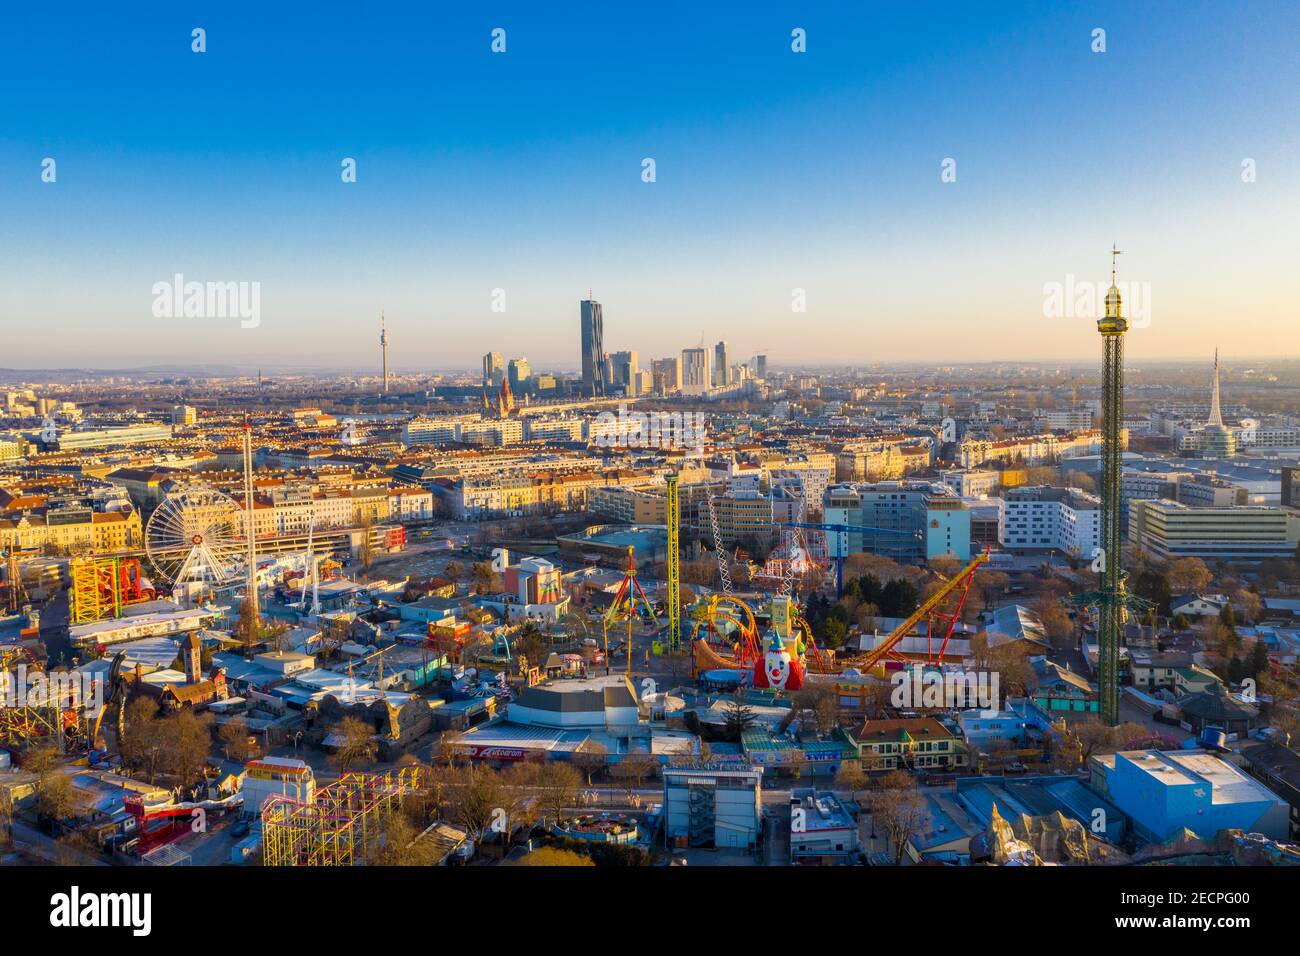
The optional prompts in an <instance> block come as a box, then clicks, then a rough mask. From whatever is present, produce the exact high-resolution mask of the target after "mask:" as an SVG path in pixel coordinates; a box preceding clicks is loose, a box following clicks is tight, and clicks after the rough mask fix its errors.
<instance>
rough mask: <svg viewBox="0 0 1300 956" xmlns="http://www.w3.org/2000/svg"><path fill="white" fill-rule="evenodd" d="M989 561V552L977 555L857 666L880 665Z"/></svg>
mask: <svg viewBox="0 0 1300 956" xmlns="http://www.w3.org/2000/svg"><path fill="white" fill-rule="evenodd" d="M988 559H989V554H988V552H987V551H981V552H980V553H979V554H977V555H975V557H974V558H972V559H971V562H970V564H968V565H966V567H964V568H962V569H961V571H960V572H959V573H957V574H954V575H953V576H952V577H951V578H949V579H948V580H947V581H945V582H944V584H943V587H941V588H939V590H937V591H935V592H934V594H932V595H931V596H930V597H929V599H927V600H925V601H923V602H922V603H921V606H920V607H918V608H917V609H916V610H915V611H913V612H912V615H911V616H910V617H909V618H908V619H907V620H906V621H904V622H903V623H902V624H900V625H899V626H898V627H896V628H895V629H894V630H893V631H892V632H891V633H890V635H889V636H888V637H887V638H885V640H884V643H882V644H881V645H880V646H879V647H877V648H876V649H875V650H873V651H872V652H871V653H870V654H868V655H867V656H866V657H865V658H862V659H861V663H859V664H857V666H858V667H860V668H861V669H862V670H871V669H872V668H873V667H875V666H876V665H877V664H879V663H880V662H881V660H882V659H884V656H885V655H886V654H888V653H889V652H890V651H891V650H893V649H894V646H895V645H897V644H898V642H899V641H901V640H902V639H903V638H905V637H906V636H907V635H908V634H909V633H911V630H912V628H914V627H916V625H917V623H918V622H919V621H921V620H922V619H923V618H924V617H925V616H926V615H928V614H929V613H930V612H931V611H933V610H934V609H935V608H936V607H938V606H939V605H940V604H941V603H942V602H943V599H944V598H946V597H947V596H948V595H949V594H951V593H952V592H953V590H954V589H955V588H957V587H958V586H959V585H960V584H961V582H962V581H963V580H964V579H965V577H966V575H968V574H970V573H971V572H972V571H974V570H975V569H976V568H978V567H979V566H980V565H981V564H983V563H984V562H985V561H987V560H988Z"/></svg>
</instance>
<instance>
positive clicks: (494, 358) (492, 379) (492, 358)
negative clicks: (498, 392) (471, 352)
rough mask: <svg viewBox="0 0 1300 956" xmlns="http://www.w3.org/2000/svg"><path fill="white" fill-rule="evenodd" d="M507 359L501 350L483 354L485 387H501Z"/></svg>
mask: <svg viewBox="0 0 1300 956" xmlns="http://www.w3.org/2000/svg"><path fill="white" fill-rule="evenodd" d="M505 374H506V360H505V359H504V358H502V356H501V353H500V352H488V354H487V355H485V356H483V387H484V388H499V387H500V385H501V380H502V379H503V378H505Z"/></svg>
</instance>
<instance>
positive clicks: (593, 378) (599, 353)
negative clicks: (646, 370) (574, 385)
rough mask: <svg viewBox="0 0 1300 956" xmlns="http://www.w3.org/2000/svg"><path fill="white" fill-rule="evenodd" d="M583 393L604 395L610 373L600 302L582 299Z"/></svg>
mask: <svg viewBox="0 0 1300 956" xmlns="http://www.w3.org/2000/svg"><path fill="white" fill-rule="evenodd" d="M581 326H582V393H583V394H584V395H589V396H603V395H604V394H605V382H606V381H607V380H608V379H609V373H608V371H607V367H606V364H605V319H604V316H603V315H602V314H601V309H600V303H599V302H596V301H595V300H593V299H583V300H582V313H581Z"/></svg>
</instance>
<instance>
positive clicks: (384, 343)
mask: <svg viewBox="0 0 1300 956" xmlns="http://www.w3.org/2000/svg"><path fill="white" fill-rule="evenodd" d="M379 351H380V352H381V354H382V355H383V362H384V394H385V395H387V394H388V326H387V325H386V324H385V323H384V313H383V312H380V313H379Z"/></svg>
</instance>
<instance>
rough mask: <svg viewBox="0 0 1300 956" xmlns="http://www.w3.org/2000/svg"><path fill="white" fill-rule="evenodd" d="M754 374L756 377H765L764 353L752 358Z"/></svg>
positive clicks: (765, 358)
mask: <svg viewBox="0 0 1300 956" xmlns="http://www.w3.org/2000/svg"><path fill="white" fill-rule="evenodd" d="M754 375H755V376H757V377H758V378H767V356H766V355H759V356H756V357H755V358H754Z"/></svg>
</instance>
